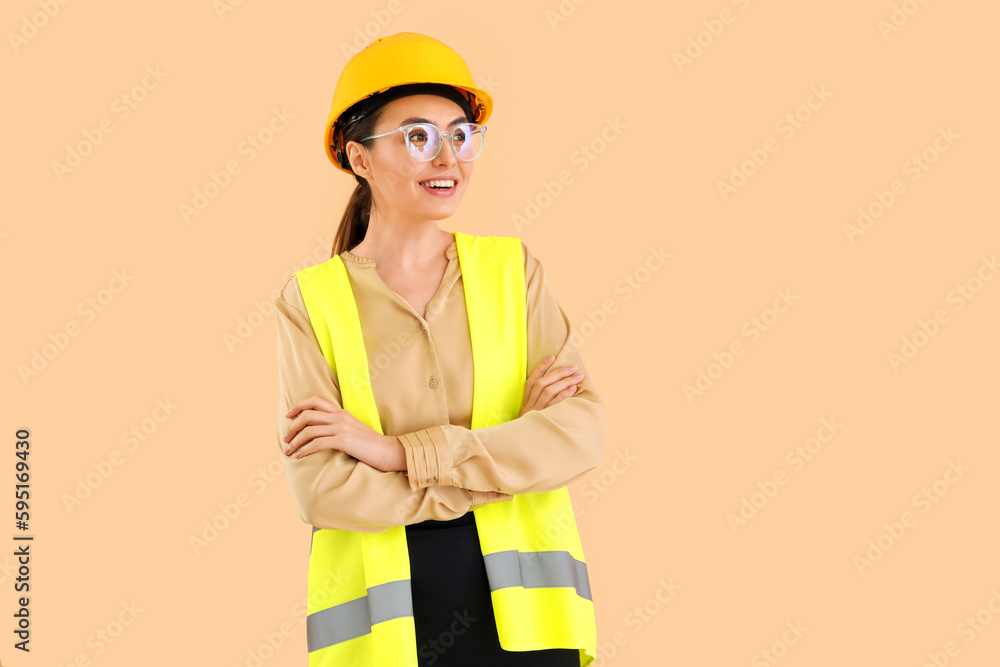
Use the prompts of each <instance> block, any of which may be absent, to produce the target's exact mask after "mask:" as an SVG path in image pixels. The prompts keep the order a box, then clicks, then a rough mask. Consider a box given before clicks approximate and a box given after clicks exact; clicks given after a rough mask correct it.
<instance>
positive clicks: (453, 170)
mask: <svg viewBox="0 0 1000 667" xmlns="http://www.w3.org/2000/svg"><path fill="white" fill-rule="evenodd" d="M423 122H429V123H433V124H434V125H437V126H438V127H439V128H441V129H442V130H444V131H445V132H447V131H448V130H450V129H453V128H454V126H455V125H457V124H458V123H466V122H468V119H467V118H466V116H465V113H464V112H463V111H462V108H461V107H460V106H459V105H458V104H456V103H455V102H452V101H451V100H449V99H447V98H444V97H440V96H438V95H409V96H407V97H401V98H399V99H397V100H393V101H392V102H389V103H388V104H386V105H385V107H384V112H383V114H382V117H381V119H379V122H378V124H377V125H376V127H375V131H374V132H372V134H381V133H383V132H388V131H389V130H394V129H395V128H397V127H399V126H400V125H408V124H411V123H423ZM374 141H375V145H374V147H373V149H372V150H371V151H369V150H366V149H365V148H364V147H363V146H361V145H360V144H356V143H355V142H349V143H348V145H349V146H356V147H357V148H348V155H349V156H355V155H356V156H357V157H352V165H353V166H354V169H355V171H356V172H357V173H358V174H359V175H360V176H362V177H363V178H365V179H367V180H368V184H369V185H370V186H371V188H372V198H373V200H374V203H375V210H376V211H377V213H376V215H379V216H381V217H383V218H390V219H392V220H404V219H410V220H412V221H414V222H422V221H426V220H441V219H444V218H447V217H449V216H451V215H452V214H453V213H454V212H455V210H456V209H457V208H458V204H459V202H461V201H462V195H464V194H465V188H466V186H467V185H468V183H469V178H470V177H471V176H472V165H473V163H472V162H467V161H463V160H459V159H458V158H457V157H456V156H455V151H454V149H453V148H452V147H451V142H450V141H449V140H448V139H447V138H445V139H444V140H443V141H442V144H441V151H440V152H439V153H438V155H437V157H435V158H434V159H433V160H430V161H429V162H418V161H416V160H414V159H413V158H412V157H410V154H409V153H408V152H407V150H406V141H405V139H404V137H403V133H402V132H395V133H393V134H389V135H386V136H384V137H379V138H378V139H375V140H374ZM359 149H360V150H359ZM359 163H361V166H360V168H359ZM432 180H452V181H454V186H453V187H451V188H449V189H447V190H434V189H432V188H430V187H427V186H424V185H421V183H424V182H426V181H432Z"/></svg>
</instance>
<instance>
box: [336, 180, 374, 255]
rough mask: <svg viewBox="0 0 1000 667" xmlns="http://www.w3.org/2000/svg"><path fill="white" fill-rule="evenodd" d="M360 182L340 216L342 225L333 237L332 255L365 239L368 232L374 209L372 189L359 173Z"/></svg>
mask: <svg viewBox="0 0 1000 667" xmlns="http://www.w3.org/2000/svg"><path fill="white" fill-rule="evenodd" d="M354 178H355V179H357V181H358V184H357V186H355V188H354V192H352V193H351V198H350V200H348V202H347V207H346V208H345V209H344V215H343V216H341V218H340V226H339V227H337V235H336V236H335V237H334V239H333V248H332V249H331V251H330V257H333V256H335V255H339V254H340V253H342V252H344V251H345V250H349V249H351V248H353V247H354V246H356V245H358V244H359V243H361V242H362V241H364V239H365V234H367V233H368V219H369V217H370V216H371V210H372V189H371V186H370V185H368V181H366V180H365V179H363V178H361V177H360V176H358V175H357V174H355V175H354Z"/></svg>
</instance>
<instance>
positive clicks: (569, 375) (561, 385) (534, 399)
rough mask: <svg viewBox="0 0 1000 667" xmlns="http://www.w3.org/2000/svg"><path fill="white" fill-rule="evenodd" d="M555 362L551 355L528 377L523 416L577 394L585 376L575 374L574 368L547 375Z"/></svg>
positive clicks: (553, 370)
mask: <svg viewBox="0 0 1000 667" xmlns="http://www.w3.org/2000/svg"><path fill="white" fill-rule="evenodd" d="M554 361H555V356H553V355H549V356H548V357H546V358H545V359H543V360H542V361H541V363H539V364H538V365H537V366H536V367H535V368H534V370H533V371H532V372H531V375H529V376H528V379H527V381H526V383H525V396H524V404H523V405H522V406H521V415H523V414H524V413H525V412H528V411H529V410H541V409H542V408H545V407H547V406H549V405H555V404H556V403H558V402H559V401H561V400H563V399H564V398H569V397H570V396H572V395H574V394H575V393H576V386H575V385H576V384H577V383H578V382H579V381H580V380H582V379H583V374H582V373H575V374H574V372H575V371H576V368H575V367H573V366H562V367H560V368H556V369H551V370H549V371H548V372H547V373H546V372H545V369H547V368H549V367H550V366H551V365H552V363H553V362H554Z"/></svg>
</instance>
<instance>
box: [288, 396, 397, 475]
mask: <svg viewBox="0 0 1000 667" xmlns="http://www.w3.org/2000/svg"><path fill="white" fill-rule="evenodd" d="M285 416H286V417H289V418H291V420H292V423H291V426H289V428H288V433H286V434H285V442H286V443H288V446H287V448H286V449H285V454H286V455H287V456H294V457H296V458H302V457H303V456H308V455H309V454H313V453H315V452H318V451H320V450H321V449H339V450H340V451H342V452H344V453H345V454H347V455H348V456H353V457H354V458H356V459H357V460H359V461H361V462H362V463H367V464H368V465H370V466H371V467H373V468H375V469H377V470H381V471H382V472H390V471H393V470H406V450H405V449H403V444H402V443H401V442H400V441H399V438H397V437H396V436H393V435H382V434H381V433H378V432H377V431H375V430H374V429H372V428H369V427H368V425H367V424H364V423H363V422H362V421H361V420H359V419H358V418H357V417H355V416H354V415H352V414H351V413H350V412H348V411H347V410H344V409H343V408H341V407H340V406H338V405H335V404H333V403H331V402H330V401H328V400H326V399H324V398H321V397H319V396H311V397H309V398H306V399H303V400H301V401H298V402H296V403H295V404H294V405H292V407H291V409H289V411H288V412H287V413H285Z"/></svg>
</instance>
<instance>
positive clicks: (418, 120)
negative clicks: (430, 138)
mask: <svg viewBox="0 0 1000 667" xmlns="http://www.w3.org/2000/svg"><path fill="white" fill-rule="evenodd" d="M465 122H466V120H465V118H463V117H461V116H459V117H458V118H456V119H454V120H453V121H451V122H450V123H448V125H447V126H446V127H453V126H455V125H459V124H461V123H465ZM410 123H430V124H431V125H433V124H434V122H433V121H430V120H427V119H426V118H420V117H417V116H414V117H413V118H407V119H406V120H404V121H403V122H402V123H400V125H409V124H410Z"/></svg>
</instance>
